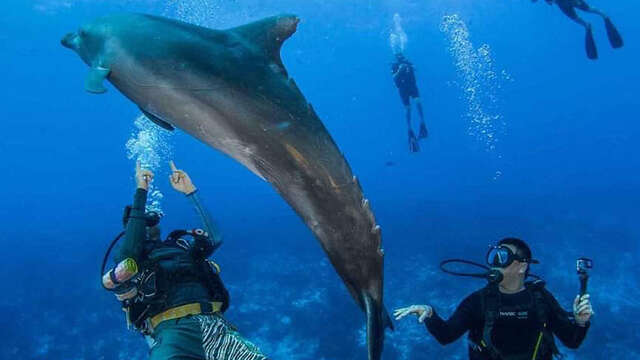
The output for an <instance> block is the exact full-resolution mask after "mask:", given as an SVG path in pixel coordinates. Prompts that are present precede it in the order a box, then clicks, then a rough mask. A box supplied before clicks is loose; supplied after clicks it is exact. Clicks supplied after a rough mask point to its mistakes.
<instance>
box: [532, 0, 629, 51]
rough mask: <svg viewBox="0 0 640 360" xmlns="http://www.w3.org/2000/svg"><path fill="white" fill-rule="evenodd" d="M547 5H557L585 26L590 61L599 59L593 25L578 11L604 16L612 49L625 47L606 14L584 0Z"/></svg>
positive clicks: (559, 0)
mask: <svg viewBox="0 0 640 360" xmlns="http://www.w3.org/2000/svg"><path fill="white" fill-rule="evenodd" d="M531 1H532V2H536V1H538V0H531ZM545 1H546V2H547V4H549V5H553V3H556V4H557V5H558V7H559V8H560V10H562V12H563V13H564V14H565V15H567V16H568V17H569V18H570V19H571V20H573V21H575V22H577V23H578V24H580V25H582V26H584V28H585V30H586V40H585V45H586V49H587V57H588V58H589V59H592V60H595V59H597V58H598V50H597V49H596V42H595V40H593V32H592V31H591V24H590V23H588V22H586V21H585V20H583V19H582V18H581V17H580V16H578V14H577V13H576V9H579V10H582V11H585V12H588V13H592V14H598V15H600V16H602V18H603V19H604V26H605V28H606V29H607V37H608V38H609V42H610V43H611V47H613V48H614V49H618V48H621V47H622V46H623V45H624V42H623V40H622V36H620V33H619V32H618V29H616V27H615V26H614V25H613V23H612V22H611V19H609V17H608V16H607V15H606V14H604V13H603V12H602V11H600V10H598V9H596V8H594V7H592V6H590V5H589V4H587V3H586V1H584V0H545Z"/></svg>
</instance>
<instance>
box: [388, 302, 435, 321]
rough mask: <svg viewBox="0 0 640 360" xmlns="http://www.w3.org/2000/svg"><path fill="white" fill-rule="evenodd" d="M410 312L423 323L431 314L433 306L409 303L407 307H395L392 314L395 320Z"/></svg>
mask: <svg viewBox="0 0 640 360" xmlns="http://www.w3.org/2000/svg"><path fill="white" fill-rule="evenodd" d="M411 314H413V315H416V316H417V317H418V322H419V323H423V322H424V320H425V319H426V318H430V317H431V315H433V308H432V307H431V306H429V305H411V306H409V307H405V308H400V309H396V310H395V311H394V312H393V316H394V317H395V318H396V320H400V319H402V318H403V317H405V316H407V315H411Z"/></svg>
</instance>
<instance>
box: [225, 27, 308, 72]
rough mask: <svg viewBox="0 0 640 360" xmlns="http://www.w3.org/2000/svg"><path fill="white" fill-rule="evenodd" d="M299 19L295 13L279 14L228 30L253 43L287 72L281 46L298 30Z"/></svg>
mask: <svg viewBox="0 0 640 360" xmlns="http://www.w3.org/2000/svg"><path fill="white" fill-rule="evenodd" d="M299 21H300V20H299V19H298V17H297V16H295V15H278V16H272V17H268V18H266V19H262V20H259V21H255V22H252V23H249V24H247V25H242V26H238V27H235V28H231V29H229V30H228V31H229V32H232V33H235V34H236V35H238V36H240V37H241V38H242V39H243V40H246V41H248V42H250V43H252V44H253V45H254V46H256V47H257V48H258V49H259V50H261V51H262V52H263V54H264V55H265V56H266V57H267V58H268V59H269V60H271V61H272V62H274V63H275V64H276V65H278V66H279V67H280V68H281V70H282V71H284V72H285V74H286V71H285V69H284V65H283V64H282V59H281V58H280V47H281V46H282V43H283V42H284V41H285V40H287V39H288V38H289V37H290V36H291V35H292V34H293V33H294V32H296V28H297V25H298V22H299Z"/></svg>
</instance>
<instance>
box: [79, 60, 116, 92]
mask: <svg viewBox="0 0 640 360" xmlns="http://www.w3.org/2000/svg"><path fill="white" fill-rule="evenodd" d="M109 72H111V70H110V69H107V68H103V67H92V68H91V70H89V74H88V75H87V78H86V79H85V81H84V88H85V90H87V91H88V92H90V93H93V94H102V93H105V92H106V91H107V88H105V87H104V85H103V82H104V79H106V78H107V76H109Z"/></svg>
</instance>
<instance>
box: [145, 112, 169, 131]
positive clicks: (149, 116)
mask: <svg viewBox="0 0 640 360" xmlns="http://www.w3.org/2000/svg"><path fill="white" fill-rule="evenodd" d="M139 109H140V111H142V113H143V114H144V116H146V117H147V119H149V120H151V121H153V123H154V124H156V125H158V126H160V127H161V128H163V129H165V130H169V131H173V130H175V128H174V127H173V126H172V125H171V124H169V123H168V122H166V121H164V120H162V119H160V118H159V117H157V116H155V115H153V114H151V113H150V112H148V111H145V110H144V109H143V108H139Z"/></svg>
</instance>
